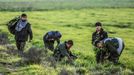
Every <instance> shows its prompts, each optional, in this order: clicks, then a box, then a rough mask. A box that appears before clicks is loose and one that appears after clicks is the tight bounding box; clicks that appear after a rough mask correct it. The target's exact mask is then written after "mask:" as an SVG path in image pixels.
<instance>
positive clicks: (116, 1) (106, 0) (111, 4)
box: [0, 0, 134, 11]
mask: <svg viewBox="0 0 134 75" xmlns="http://www.w3.org/2000/svg"><path fill="white" fill-rule="evenodd" d="M133 5H134V1H133V0H121V1H120V0H38V1H36V0H29V1H28V0H19V1H18V0H0V10H2V11H32V10H59V9H82V8H128V7H130V8H133V7H134V6H133Z"/></svg>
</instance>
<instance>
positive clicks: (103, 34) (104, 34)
mask: <svg viewBox="0 0 134 75" xmlns="http://www.w3.org/2000/svg"><path fill="white" fill-rule="evenodd" d="M105 38H108V34H107V32H106V31H104V30H103V29H102V30H101V32H100V33H99V34H98V33H97V31H95V32H94V33H93V34H92V44H94V42H95V41H101V40H104V39H105Z"/></svg>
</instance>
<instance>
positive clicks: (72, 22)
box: [0, 8, 134, 74]
mask: <svg viewBox="0 0 134 75" xmlns="http://www.w3.org/2000/svg"><path fill="white" fill-rule="evenodd" d="M133 12H134V9H129V8H126V9H124V8H121V9H97V8H96V9H81V10H61V11H60V10H55V11H41V12H40V11H33V12H26V13H27V14H28V18H29V21H30V23H31V24H32V29H33V33H34V39H33V42H32V43H33V45H37V46H40V47H43V42H42V37H43V35H44V33H46V32H47V31H50V30H59V31H60V32H62V34H63V37H62V39H61V40H62V42H63V41H65V40H68V39H73V40H74V42H75V45H74V47H73V48H72V50H73V51H74V53H76V54H77V55H78V56H79V59H78V60H76V61H75V64H76V67H74V66H70V65H68V66H67V65H62V67H66V66H67V68H69V70H72V69H73V70H74V68H79V67H83V68H85V69H86V72H87V74H88V73H89V72H90V71H92V68H93V67H95V65H96V64H95V55H94V52H93V50H92V45H91V35H92V32H93V31H94V30H95V27H93V25H94V23H95V22H96V21H101V22H102V23H103V25H104V26H103V27H104V28H105V30H106V31H108V32H113V33H115V34H111V33H109V36H110V37H121V38H123V39H124V41H125V45H126V47H125V50H124V52H123V54H122V55H121V57H120V62H121V63H122V64H125V65H126V66H127V69H125V71H124V72H126V71H127V72H129V71H134V64H133V63H134V61H132V60H134V58H133V56H134V51H133V48H134V46H133V44H134V42H133V38H134V35H133V33H134V30H133V29H134V27H133V24H134V22H133V21H134V13H133ZM19 14H21V12H0V16H1V18H0V29H2V31H5V32H8V31H7V28H6V26H3V25H2V24H4V23H6V21H8V20H10V19H11V18H13V17H14V16H16V15H19ZM122 26H126V28H121V27H122ZM10 39H11V41H14V40H13V36H10ZM31 68H32V69H31ZM108 68H111V69H112V66H110V67H108ZM27 69H28V71H27ZM59 69H60V67H58V68H57V69H55V70H54V69H53V68H51V67H48V68H47V69H46V68H44V67H42V66H41V65H29V66H27V67H21V68H19V69H18V72H14V73H15V74H18V73H19V74H32V73H37V74H44V73H47V72H48V70H52V72H51V73H57V72H56V71H59ZM102 70H105V68H103V69H102ZM92 72H94V71H92ZM92 72H90V73H92Z"/></svg>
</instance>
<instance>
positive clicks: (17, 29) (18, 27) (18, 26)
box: [15, 20, 27, 31]
mask: <svg viewBox="0 0 134 75" xmlns="http://www.w3.org/2000/svg"><path fill="white" fill-rule="evenodd" d="M26 25H27V21H24V22H23V21H22V20H19V21H18V23H17V25H16V28H15V30H16V31H21V30H22V29H23V28H25V27H26Z"/></svg>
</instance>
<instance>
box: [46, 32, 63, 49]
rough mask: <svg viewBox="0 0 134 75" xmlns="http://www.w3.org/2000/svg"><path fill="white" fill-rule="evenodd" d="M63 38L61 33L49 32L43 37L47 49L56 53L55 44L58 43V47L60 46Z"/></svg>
mask: <svg viewBox="0 0 134 75" xmlns="http://www.w3.org/2000/svg"><path fill="white" fill-rule="evenodd" d="M61 37H62V35H61V33H60V32H59V31H49V32H47V33H46V34H45V35H44V37H43V41H44V45H45V48H46V49H49V50H51V51H54V42H55V41H57V45H59V44H60V38H61Z"/></svg>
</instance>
